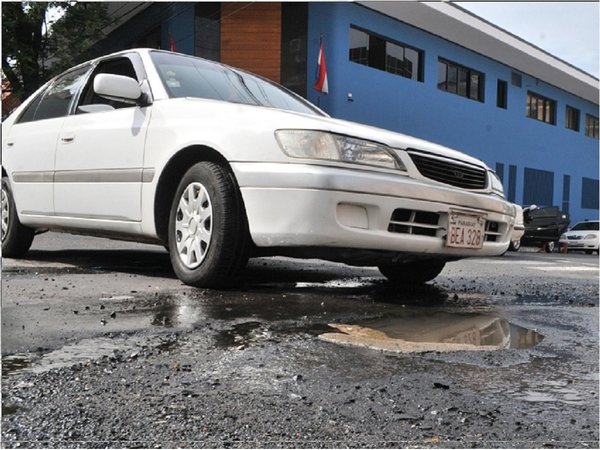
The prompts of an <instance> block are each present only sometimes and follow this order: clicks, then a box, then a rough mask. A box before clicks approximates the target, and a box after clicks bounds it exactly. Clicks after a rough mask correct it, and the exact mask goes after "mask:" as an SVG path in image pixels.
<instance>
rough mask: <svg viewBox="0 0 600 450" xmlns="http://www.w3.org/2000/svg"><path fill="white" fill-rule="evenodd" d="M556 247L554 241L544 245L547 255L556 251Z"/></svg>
mask: <svg viewBox="0 0 600 450" xmlns="http://www.w3.org/2000/svg"><path fill="white" fill-rule="evenodd" d="M554 247H555V244H554V241H550V242H546V244H545V245H544V250H545V251H546V253H552V252H553V251H554Z"/></svg>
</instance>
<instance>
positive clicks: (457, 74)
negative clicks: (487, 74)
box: [438, 59, 484, 102]
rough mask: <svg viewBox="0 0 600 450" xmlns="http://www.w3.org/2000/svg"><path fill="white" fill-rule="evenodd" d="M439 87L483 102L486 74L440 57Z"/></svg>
mask: <svg viewBox="0 0 600 450" xmlns="http://www.w3.org/2000/svg"><path fill="white" fill-rule="evenodd" d="M438 88H439V89H441V90H442V91H446V92H452V93H453V94H458V95H460V96H461V97H466V98H470V99H472V100H478V101H480V102H483V90H484V89H483V88H484V76H483V74H482V73H481V72H477V71H476V70H473V69H469V68H467V67H463V66H459V65H458V64H454V63H451V62H449V61H446V60H443V59H438Z"/></svg>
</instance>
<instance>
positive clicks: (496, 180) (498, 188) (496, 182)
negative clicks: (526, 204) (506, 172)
mask: <svg viewBox="0 0 600 450" xmlns="http://www.w3.org/2000/svg"><path fill="white" fill-rule="evenodd" d="M488 173H489V174H490V181H491V185H492V192H493V193H494V194H496V195H498V196H500V197H502V198H504V186H502V181H500V177H499V176H498V174H497V173H496V172H494V171H493V170H490V171H489V172H488Z"/></svg>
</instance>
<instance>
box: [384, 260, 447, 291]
mask: <svg viewBox="0 0 600 450" xmlns="http://www.w3.org/2000/svg"><path fill="white" fill-rule="evenodd" d="M445 265H446V263H445V261H437V260H428V261H413V262H410V263H397V264H385V265H381V266H378V269H379V271H380V272H381V273H382V274H383V276H385V277H386V278H387V279H388V281H389V282H390V283H393V284H397V285H409V286H416V285H420V284H424V283H426V282H428V281H431V280H433V279H434V278H435V277H437V276H438V275H439V274H440V273H441V271H442V270H443V269H444V266H445Z"/></svg>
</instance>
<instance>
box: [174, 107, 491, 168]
mask: <svg viewBox="0 0 600 450" xmlns="http://www.w3.org/2000/svg"><path fill="white" fill-rule="evenodd" d="M171 101H185V102H189V103H192V104H200V103H205V102H214V107H216V106H217V105H216V104H217V103H219V104H220V105H219V106H220V107H222V108H231V110H232V112H234V111H235V112H236V113H238V114H239V113H242V112H243V113H244V115H246V114H247V115H251V116H252V118H253V120H254V121H255V122H257V123H261V124H269V126H272V128H273V131H275V130H278V129H308V130H319V131H327V132H331V133H337V134H343V135H347V136H352V137H356V138H361V139H365V140H370V141H375V142H378V143H381V144H385V145H387V146H389V147H391V148H396V149H404V150H406V149H415V150H420V151H423V152H428V153H432V154H435V155H439V156H443V157H446V158H451V159H457V160H459V161H464V162H467V163H470V164H475V165H477V166H481V167H486V168H487V165H486V164H485V163H484V162H483V161H481V160H479V159H477V158H473V157H472V156H469V155H466V154H465V153H462V152H459V151H457V150H453V149H451V148H448V147H445V146H443V145H439V144H435V143H432V142H429V141H426V140H423V139H419V138H415V137H412V136H408V135H405V134H402V133H398V132H394V131H389V130H385V129H382V128H377V127H374V126H370V125H364V124H360V123H357V122H351V121H347V120H342V119H334V118H331V117H329V116H316V115H310V114H303V113H296V112H292V111H287V110H282V109H275V108H268V107H264V106H253V105H243V104H237V103H227V102H221V101H217V100H206V99H198V98H180V99H172V100H171ZM219 109H221V108H219Z"/></svg>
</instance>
